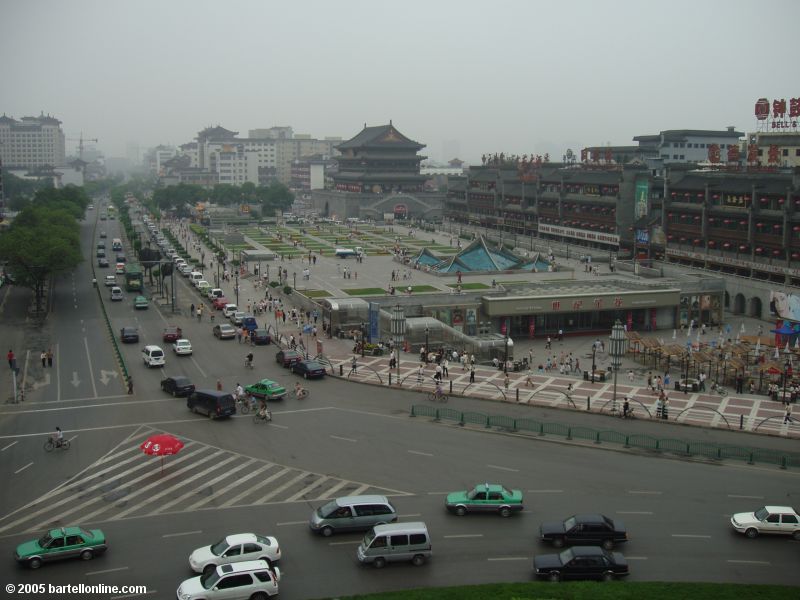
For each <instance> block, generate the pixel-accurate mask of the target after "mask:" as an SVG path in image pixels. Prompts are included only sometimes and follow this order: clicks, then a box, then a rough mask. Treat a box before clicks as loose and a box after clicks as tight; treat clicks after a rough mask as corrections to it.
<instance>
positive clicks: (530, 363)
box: [528, 348, 533, 365]
mask: <svg viewBox="0 0 800 600" xmlns="http://www.w3.org/2000/svg"><path fill="white" fill-rule="evenodd" d="M528 364H529V365H532V364H533V348H528Z"/></svg>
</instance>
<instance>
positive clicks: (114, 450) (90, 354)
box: [0, 222, 800, 599]
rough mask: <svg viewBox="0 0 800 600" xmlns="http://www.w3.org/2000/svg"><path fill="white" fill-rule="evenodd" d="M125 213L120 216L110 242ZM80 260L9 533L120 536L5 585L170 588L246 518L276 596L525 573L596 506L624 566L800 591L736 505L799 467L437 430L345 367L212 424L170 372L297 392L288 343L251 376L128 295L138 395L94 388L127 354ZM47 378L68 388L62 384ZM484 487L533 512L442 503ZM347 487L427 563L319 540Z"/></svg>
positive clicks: (230, 347)
mask: <svg viewBox="0 0 800 600" xmlns="http://www.w3.org/2000/svg"><path fill="white" fill-rule="evenodd" d="M113 223H114V222H109V224H108V225H107V229H108V230H109V236H110V237H111V236H112V233H111V227H112V226H114V225H113ZM87 225H88V224H87ZM86 235H87V236H89V235H90V234H89V233H88V232H87V233H86ZM92 243H93V241H92V240H91V239H88V240H87V245H90V244H92ZM92 256H93V253H92ZM81 268H87V269H88V266H87V265H83V266H82V267H80V268H79V269H78V270H76V274H75V278H74V281H75V289H74V291H73V289H72V287H71V285H72V283H71V282H72V281H73V279H72V278H71V277H63V278H60V279H59V280H58V282H57V284H56V286H55V289H54V290H53V297H54V298H57V299H58V303H57V309H56V311H55V313H54V314H53V316H52V318H51V320H50V326H51V327H52V332H53V338H52V339H54V340H57V344H58V348H59V352H58V356H57V363H56V365H59V364H61V363H63V367H62V368H61V369H60V370H58V372H59V375H58V377H57V378H56V380H55V381H54V382H52V383H51V384H50V385H49V386H41V387H40V388H38V389H37V390H34V391H33V392H31V393H30V394H29V397H28V399H27V400H26V402H25V403H24V404H21V405H5V406H4V407H3V408H2V409H1V410H0V412H2V415H0V476H1V477H2V478H3V480H4V481H6V482H8V485H5V486H2V489H0V506H1V507H2V511H0V512H1V513H2V518H0V540H2V543H3V547H5V548H6V549H7V551H8V552H9V553H10V552H11V550H12V548H13V547H14V545H16V544H17V543H19V542H20V541H22V540H24V539H27V538H30V537H32V536H33V535H34V533H35V532H39V531H42V530H43V529H46V528H49V527H53V526H59V525H66V524H74V523H80V524H82V525H89V526H92V527H102V528H103V530H104V531H105V532H106V534H107V536H108V538H109V546H110V549H109V552H108V553H107V554H106V555H105V556H103V557H101V558H98V559H96V560H94V561H92V562H89V563H82V562H78V561H73V562H63V563H57V564H52V565H46V566H45V567H44V568H43V569H41V570H39V571H35V572H34V571H28V570H26V569H19V568H17V566H16V565H14V564H13V561H11V560H10V559H9V560H7V561H5V562H4V563H3V575H4V577H3V579H4V580H5V581H6V582H13V583H24V582H28V583H34V582H36V583H41V582H44V583H60V584H65V583H72V584H76V583H86V584H95V583H108V584H117V585H122V584H140V585H147V586H148V589H149V590H150V592H151V595H152V596H153V597H158V598H162V597H164V598H166V597H170V596H171V595H172V594H173V593H174V590H175V589H176V588H177V586H178V585H179V584H180V582H181V581H182V580H183V579H184V578H187V577H189V576H191V573H190V571H189V570H188V564H187V562H188V560H187V559H188V554H189V552H190V551H191V550H193V549H194V548H196V547H199V546H201V545H204V544H210V543H212V542H214V541H216V540H217V539H219V538H220V537H221V536H223V535H225V534H228V533H235V532H244V531H255V532H258V533H264V534H269V535H275V536H276V537H277V538H278V539H279V541H280V543H281V546H282V550H283V556H284V558H283V560H282V561H281V568H282V571H283V579H282V582H281V586H280V591H281V597H284V598H288V599H299V598H318V597H331V596H337V595H346V594H356V593H368V592H374V591H381V590H389V589H405V588H411V587H420V586H428V585H431V586H441V585H458V584H465V583H485V582H504V581H525V580H528V579H529V578H530V575H531V560H532V558H533V555H534V554H536V553H541V552H548V551H550V548H548V547H544V546H542V545H541V544H540V543H539V542H538V541H537V533H538V526H539V524H540V523H541V522H542V521H544V520H553V519H559V518H563V517H566V516H568V515H570V514H572V513H575V512H587V511H592V512H595V511H597V512H602V513H604V514H607V515H608V516H610V517H612V518H618V519H622V520H624V521H625V523H626V524H627V527H628V531H629V533H630V536H631V539H630V541H629V542H628V543H626V544H625V545H624V546H623V547H622V548H621V550H622V551H623V552H624V553H625V555H626V556H628V557H629V559H630V560H631V569H632V575H631V580H651V581H652V580H683V581H726V582H737V583H763V582H770V583H784V584H789V585H800V575H798V574H797V570H796V565H797V560H798V553H800V543H798V542H794V541H791V540H784V539H763V538H760V539H756V540H747V539H745V538H744V537H743V536H740V535H737V534H735V533H734V532H732V530H731V527H730V524H729V517H730V515H731V514H732V513H734V512H739V511H743V510H747V509H751V508H755V507H756V506H759V505H762V504H765V503H773V504H790V505H795V506H798V505H800V502H798V494H799V493H800V474H798V473H797V472H795V471H791V470H787V471H782V470H779V469H776V468H773V467H764V466H747V465H743V464H732V465H718V464H709V463H705V462H691V461H683V460H677V459H671V458H659V457H652V456H647V455H640V454H636V453H631V452H625V451H619V450H613V449H609V448H606V447H592V448H586V447H583V446H577V445H570V444H567V443H563V442H562V441H558V440H552V439H550V438H531V437H525V436H516V435H510V434H505V433H501V432H496V431H483V430H472V429H464V428H460V427H457V426H448V425H443V424H436V423H433V422H431V421H430V420H428V419H422V418H410V417H409V416H408V414H409V407H410V405H411V404H412V403H414V402H419V401H421V398H420V397H419V396H417V395H414V394H409V393H408V392H404V391H396V390H387V389H386V388H375V387H372V386H366V385H359V384H354V383H350V382H347V381H343V380H338V379H328V380H325V381H313V382H312V381H310V382H307V383H306V384H305V385H307V387H308V388H309V389H310V391H311V395H310V397H309V398H307V399H305V400H296V399H293V398H288V399H286V400H284V401H283V402H279V403H275V405H274V406H273V413H274V422H273V423H271V424H269V425H255V424H253V423H252V421H251V419H250V418H249V417H248V416H237V417H236V418H233V419H229V420H225V421H218V422H217V421H210V420H208V419H206V418H203V417H199V416H196V415H193V414H191V413H190V412H189V411H188V410H187V408H186V404H185V400H183V399H180V398H177V399H176V398H172V397H170V396H167V395H165V394H163V393H162V392H161V391H160V390H159V380H160V379H161V378H162V377H163V375H164V374H170V375H172V374H179V373H180V374H185V375H187V376H188V377H190V378H191V379H192V380H193V381H194V382H195V383H196V385H198V387H213V386H214V384H215V382H216V380H217V379H218V378H219V379H221V380H222V382H223V384H224V386H225V388H226V389H231V388H232V387H233V386H234V385H235V383H236V382H237V381H241V382H242V383H250V382H252V381H253V380H255V379H256V378H261V377H269V378H274V379H277V380H278V381H280V382H282V383H283V384H284V385H286V386H287V387H291V386H293V383H294V380H295V377H294V376H292V375H290V374H289V373H288V372H286V371H285V370H284V369H282V368H280V367H279V366H278V365H277V364H275V363H274V362H273V361H272V357H273V356H274V352H275V347H274V346H268V347H258V348H255V349H254V353H255V355H256V360H255V364H256V373H257V375H256V376H253V375H252V374H251V373H249V372H247V373H246V372H245V371H244V368H243V366H242V357H243V355H244V354H245V353H246V352H247V351H248V350H246V349H245V347H243V346H240V345H239V344H238V343H237V342H236V341H235V340H234V341H220V340H216V339H215V338H214V337H213V336H212V335H211V324H210V323H209V322H208V321H207V320H205V319H204V321H203V322H200V323H198V322H197V321H196V320H190V319H189V318H188V317H187V316H185V312H187V311H184V315H172V314H170V313H169V312H166V310H165V311H162V309H160V308H159V307H158V306H156V305H151V307H150V309H148V310H147V311H134V310H133V308H132V305H131V300H132V298H130V297H126V300H125V301H123V302H121V303H114V304H111V303H110V302H109V303H107V304H106V306H107V309H108V311H109V315H110V318H111V320H112V323H113V327H114V329H115V330H118V329H119V328H120V327H122V326H124V325H135V326H137V327H138V328H139V331H140V335H141V336H142V339H141V341H140V343H139V344H129V345H126V346H124V347H123V354H124V356H125V360H126V362H127V364H128V367H129V369H130V372H131V373H132V374H133V377H134V381H135V386H136V387H135V394H134V395H133V396H128V395H126V394H124V392H123V389H122V384H121V381H120V377H119V376H117V377H116V378H114V377H112V376H107V378H108V379H109V382H108V384H107V385H106V386H104V385H103V383H102V382H101V379H100V378H101V372H102V371H103V370H105V371H109V370H111V369H113V368H114V367H113V366H112V365H113V360H112V355H111V346H110V342H109V339H108V335H107V332H106V330H105V329H104V327H103V326H101V321H100V317H99V314H100V307H99V300H98V298H97V296H96V295H93V290H92V289H91V288H90V284H88V282H89V281H90V279H91V277H90V276H89V277H87V276H86V274H85V273H81ZM178 281H179V282H180V283H179V285H180V286H181V288H180V290H179V296H180V297H182V298H184V299H190V298H192V296H191V294H193V293H194V292H193V291H192V290H190V289H189V288H188V287H186V286H185V282H184V280H183V279H180V280H178ZM84 288H86V289H84ZM70 298H74V299H76V302H75V303H74V305H71V304H69V300H70ZM195 298H196V296H195ZM184 301H186V300H184ZM189 301H190V300H189ZM65 303H67V304H68V305H67V306H65ZM75 306H77V307H78V308H75ZM81 321H82V322H83V323H82V324H81ZM168 323H174V324H177V325H180V326H181V327H182V328H183V329H184V332H185V334H186V336H187V337H189V339H191V341H192V344H193V346H194V348H195V354H194V356H192V357H175V356H173V355H172V354H171V353H170V352H169V351H168V355H167V365H166V367H165V368H164V369H147V368H146V367H145V366H144V365H143V363H142V360H141V358H140V349H141V347H142V346H143V345H144V344H145V343H160V335H161V331H162V330H163V327H164V326H165V325H166V324H168ZM37 358H38V357H37ZM54 370H56V367H55V366H54ZM32 371H33V369H32ZM72 371H74V372H75V373H77V378H76V379H77V381H79V383H78V384H77V385H75V386H73V385H72V384H71V380H72V379H73V373H72ZM54 386H55V388H56V389H57V388H58V387H59V386H60V388H61V392H60V393H54ZM73 387H74V388H75V389H74V390H73V389H71V388H73ZM378 389H380V395H376V394H375V393H374V392H375V391H376V390H378ZM95 390H96V391H95ZM450 405H452V406H454V407H456V408H463V409H464V410H481V406H483V405H484V403H482V402H481V401H480V400H476V399H464V398H454V399H453V400H451V402H450ZM494 408H496V409H498V410H500V409H503V410H505V409H506V408H508V409H509V410H511V409H512V408H513V410H514V411H519V410H526V411H528V414H530V416H531V417H533V418H537V417H538V418H542V415H543V414H544V413H546V412H547V410H546V409H543V408H536V407H505V406H497V407H493V409H494ZM483 410H484V411H486V409H485V408H484V409H483ZM55 424H59V425H60V426H61V427H62V428H63V429H64V430H65V432H66V437H67V438H70V439H72V440H73V441H72V447H71V449H70V450H68V451H65V452H61V451H59V452H53V453H51V454H45V453H44V452H43V450H42V444H43V442H44V439H45V437H46V436H47V435H48V433H49V432H50V431H52V429H53V427H54V426H55ZM627 426H631V427H635V426H636V424H630V425H627ZM158 432H168V433H171V434H173V435H175V436H177V437H179V438H181V439H182V440H183V441H184V443H185V444H186V446H185V447H184V449H183V450H182V451H181V452H180V453H179V454H178V455H176V456H173V457H169V458H167V459H166V460H165V461H164V464H163V471H162V464H161V461H160V460H159V459H157V458H149V457H145V456H144V455H142V454H141V453H140V451H139V450H138V445H139V444H140V443H141V441H143V440H144V439H146V438H147V437H148V436H149V435H151V434H153V433H158ZM716 433H717V432H710V433H709V434H708V437H709V438H710V439H713V436H714V435H716ZM484 481H489V482H501V483H503V484H505V485H506V486H508V487H514V488H518V489H521V490H523V492H524V493H525V500H526V508H525V511H524V512H523V513H522V514H519V515H515V516H513V517H511V518H509V519H501V518H499V517H497V516H494V515H485V516H472V515H470V516H467V517H463V518H459V517H455V516H453V515H449V514H447V513H446V512H445V510H444V508H443V502H444V494H445V493H446V492H448V491H452V490H457V489H464V488H468V487H471V486H472V485H474V484H475V483H479V482H480V483H482V482H484ZM350 493H380V494H386V495H388V496H390V497H391V499H392V502H394V503H395V505H396V506H397V508H398V511H399V513H400V516H401V520H424V521H425V522H426V523H427V524H428V527H429V529H430V531H431V534H432V536H433V551H434V556H433V558H432V560H431V561H430V563H429V564H427V565H425V566H423V567H419V568H417V567H413V566H411V565H392V566H390V567H388V568H387V569H384V570H382V571H379V570H376V569H371V568H363V567H360V566H359V565H358V564H357V561H356V559H355V550H356V546H357V543H358V541H359V540H360V537H361V536H360V535H358V534H347V535H340V536H335V537H333V538H331V539H327V538H321V537H317V536H314V535H313V534H311V533H310V531H309V530H308V527H307V521H308V518H309V515H310V513H311V510H312V508H313V507H316V506H319V505H321V504H322V503H324V501H325V499H326V498H329V497H335V496H339V495H346V494H350ZM312 574H313V576H309V575H312Z"/></svg>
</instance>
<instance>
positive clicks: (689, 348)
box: [683, 346, 692, 394]
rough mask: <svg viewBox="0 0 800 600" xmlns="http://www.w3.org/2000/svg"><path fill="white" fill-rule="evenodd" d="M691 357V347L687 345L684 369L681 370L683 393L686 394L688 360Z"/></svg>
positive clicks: (687, 388)
mask: <svg viewBox="0 0 800 600" xmlns="http://www.w3.org/2000/svg"><path fill="white" fill-rule="evenodd" d="M691 357H692V347H691V346H689V347H688V350H687V351H686V356H685V359H686V366H685V371H684V372H683V393H684V394H688V393H689V361H690V359H691Z"/></svg>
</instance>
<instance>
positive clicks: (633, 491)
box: [628, 490, 664, 496]
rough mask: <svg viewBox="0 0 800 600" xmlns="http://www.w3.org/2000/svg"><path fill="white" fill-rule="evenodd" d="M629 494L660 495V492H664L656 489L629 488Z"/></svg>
mask: <svg viewBox="0 0 800 600" xmlns="http://www.w3.org/2000/svg"><path fill="white" fill-rule="evenodd" d="M628 493H629V494H650V495H654V496H658V495H659V494H663V493H664V492H657V491H654V490H628Z"/></svg>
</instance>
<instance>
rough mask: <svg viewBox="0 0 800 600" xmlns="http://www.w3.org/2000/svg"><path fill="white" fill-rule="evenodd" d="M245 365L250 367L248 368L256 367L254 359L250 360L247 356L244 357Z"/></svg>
mask: <svg viewBox="0 0 800 600" xmlns="http://www.w3.org/2000/svg"><path fill="white" fill-rule="evenodd" d="M244 366H245V367H246V368H248V369H254V368H255V367H253V361H252V360H248V359H246V358H245V359H244Z"/></svg>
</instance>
